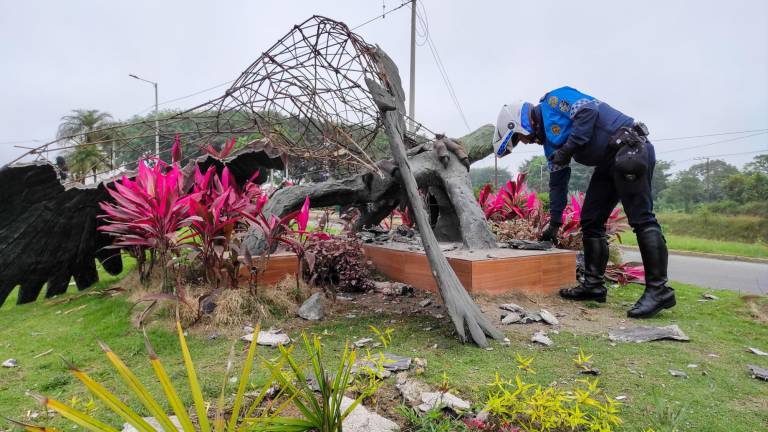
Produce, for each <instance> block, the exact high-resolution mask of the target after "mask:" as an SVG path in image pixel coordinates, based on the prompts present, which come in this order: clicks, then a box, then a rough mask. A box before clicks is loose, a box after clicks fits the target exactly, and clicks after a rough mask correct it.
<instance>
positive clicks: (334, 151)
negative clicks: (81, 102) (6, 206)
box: [12, 15, 434, 172]
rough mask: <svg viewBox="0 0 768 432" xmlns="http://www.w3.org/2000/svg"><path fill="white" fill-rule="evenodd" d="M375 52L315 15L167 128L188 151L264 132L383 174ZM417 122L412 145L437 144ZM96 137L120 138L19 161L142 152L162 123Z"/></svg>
mask: <svg viewBox="0 0 768 432" xmlns="http://www.w3.org/2000/svg"><path fill="white" fill-rule="evenodd" d="M374 49H375V47H374V46H373V45H370V44H368V43H367V42H365V41H364V40H363V39H362V38H361V37H360V36H359V35H357V34H355V33H353V32H352V31H351V30H350V29H349V27H348V26H347V25H346V24H344V23H342V22H339V21H335V20H332V19H329V18H326V17H322V16H317V15H315V16H312V17H311V18H309V19H307V20H306V21H304V22H303V23H301V24H298V25H295V26H294V27H293V29H292V30H291V31H290V32H288V33H287V34H286V35H285V36H283V37H282V38H280V39H279V40H278V41H277V42H276V43H275V44H274V45H272V47H270V48H269V49H268V50H267V51H266V52H264V53H263V54H262V55H261V56H260V57H259V58H258V59H257V60H256V61H255V62H253V63H252V64H251V65H250V66H249V67H248V68H247V69H246V70H245V71H244V72H242V73H241V74H240V76H239V77H238V78H237V80H235V82H234V83H233V84H232V85H231V86H230V87H229V88H228V89H227V90H226V92H225V93H224V95H222V96H220V97H218V98H215V99H213V100H210V101H208V102H205V103H203V104H200V105H198V106H196V107H193V108H190V109H187V110H185V111H182V112H179V113H175V114H171V115H169V116H167V117H163V118H161V119H160V120H159V121H160V125H161V128H162V129H166V130H173V133H180V134H181V135H182V140H183V141H184V143H185V145H189V144H193V145H195V144H196V145H201V146H202V145H204V144H206V143H208V142H210V141H211V140H214V139H216V138H219V139H221V138H222V137H225V138H228V137H231V136H238V135H241V136H242V135H244V134H253V133H258V134H260V135H261V136H263V137H265V138H266V139H269V140H270V141H271V142H272V144H273V145H274V146H276V147H277V148H279V149H281V150H282V151H284V152H285V153H286V154H288V155H293V156H298V157H302V158H309V159H315V160H319V161H325V162H327V163H329V164H333V166H345V167H347V168H348V169H352V170H357V169H360V168H363V169H367V170H371V171H376V172H377V171H378V168H377V167H376V165H375V160H376V159H379V158H381V157H386V156H388V154H389V153H388V148H389V146H388V143H387V141H386V139H385V138H384V136H383V135H384V134H383V133H382V130H381V129H382V122H381V119H380V117H379V110H378V109H377V107H376V105H375V103H374V101H373V99H372V97H371V95H370V93H369V92H368V90H367V87H366V86H365V83H364V81H365V79H366V78H369V79H373V80H376V81H378V82H380V83H382V84H383V77H382V76H380V71H379V70H378V67H377V62H376V61H374V59H373V57H372V55H371V53H372V51H373V50H374ZM416 124H417V125H418V126H419V128H418V130H419V131H420V134H412V135H411V136H410V139H411V140H413V141H415V142H422V141H425V140H427V139H431V138H432V136H433V135H434V133H432V132H431V131H430V130H429V129H427V128H426V127H424V126H423V125H421V124H420V123H418V122H416ZM94 132H108V133H110V135H112V136H113V137H114V136H119V137H120V138H117V139H116V138H110V139H105V140H96V141H90V142H86V143H84V142H83V141H85V140H83V138H84V134H82V135H71V136H63V137H59V138H57V139H56V140H54V141H51V142H48V143H46V144H44V145H41V146H39V147H37V148H34V149H32V150H30V151H29V152H27V153H26V154H24V155H22V156H21V157H20V158H18V159H16V160H15V161H13V162H12V163H15V162H18V161H20V160H23V159H25V158H30V157H35V158H38V159H40V158H45V154H46V152H47V151H49V150H51V149H52V147H54V146H55V148H57V149H72V148H74V147H76V146H78V145H101V144H115V145H116V147H117V148H118V149H119V151H131V150H133V151H140V147H137V143H140V142H141V140H145V139H148V138H150V137H153V136H154V133H155V129H154V119H148V120H142V121H136V122H129V123H123V124H117V125H113V126H108V127H104V128H101V129H99V130H98V131H89V133H90V134H93V133H94ZM425 135H432V136H429V137H428V136H425ZM74 142H79V144H72V143H74ZM165 151H167V150H165ZM165 151H163V152H161V153H164V152H165ZM188 157H189V156H188ZM105 158H106V157H105ZM98 164H101V161H100V162H99V163H98ZM124 165H128V163H126V164H124ZM121 167H122V166H121ZM115 168H120V167H113V168H111V169H115Z"/></svg>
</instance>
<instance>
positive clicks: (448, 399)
mask: <svg viewBox="0 0 768 432" xmlns="http://www.w3.org/2000/svg"><path fill="white" fill-rule="evenodd" d="M421 401H422V404H421V405H419V406H418V409H419V411H421V412H427V411H431V410H433V409H435V408H437V407H445V408H450V409H452V410H454V411H467V410H469V408H470V404H469V402H467V401H465V400H464V399H461V398H459V397H456V396H454V395H452V394H450V393H443V392H425V393H422V394H421Z"/></svg>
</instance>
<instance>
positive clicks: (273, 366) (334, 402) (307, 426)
mask: <svg viewBox="0 0 768 432" xmlns="http://www.w3.org/2000/svg"><path fill="white" fill-rule="evenodd" d="M302 339H303V342H304V350H305V351H306V354H307V356H308V357H309V360H308V362H309V370H310V371H311V372H312V373H313V374H314V376H315V377H316V378H317V383H318V386H319V388H320V391H319V395H317V396H316V395H315V394H314V392H313V391H312V389H311V387H310V385H309V383H308V380H307V378H308V376H307V374H306V373H305V371H304V367H303V366H302V365H300V364H298V363H297V362H296V361H295V359H294V357H293V356H291V355H290V350H291V349H289V348H285V347H282V346H280V352H281V354H282V356H281V357H280V358H281V359H285V360H286V363H287V365H288V367H289V369H290V372H291V373H290V374H285V373H282V371H281V369H282V366H281V365H280V364H279V363H275V362H269V361H265V364H266V365H267V368H268V369H269V370H270V371H271V372H272V376H274V377H275V379H276V380H277V383H278V384H279V385H280V387H281V388H282V389H283V391H285V393H286V395H287V396H288V397H289V398H290V399H292V401H293V405H294V406H295V407H296V408H297V409H298V410H299V412H300V413H301V415H302V417H303V418H289V417H281V416H279V415H275V416H270V417H267V416H263V417H260V418H258V419H254V422H253V425H254V426H256V427H255V429H254V430H259V431H271V432H282V431H292V432H308V431H317V432H341V430H342V423H343V421H344V419H345V418H346V417H347V416H348V415H349V414H350V413H351V412H352V410H354V409H355V407H357V406H358V405H359V404H360V403H361V402H362V401H363V399H364V398H365V397H368V396H370V395H369V394H365V393H364V394H361V395H360V396H358V398H357V399H355V400H354V401H353V402H352V403H351V404H349V406H348V407H347V408H346V409H344V408H342V399H343V397H344V392H345V390H346V389H347V388H348V387H349V386H350V384H351V382H352V366H353V365H354V364H355V357H356V354H357V353H356V351H355V350H353V349H350V348H349V344H346V345H345V346H344V353H343V354H342V356H341V359H340V360H339V366H338V369H337V370H336V371H335V372H336V373H335V375H333V374H332V373H333V371H332V370H329V369H326V367H325V365H324V363H323V356H322V347H321V345H320V338H318V337H317V336H314V337H313V338H312V340H310V338H309V337H308V336H307V335H306V334H303V335H302Z"/></svg>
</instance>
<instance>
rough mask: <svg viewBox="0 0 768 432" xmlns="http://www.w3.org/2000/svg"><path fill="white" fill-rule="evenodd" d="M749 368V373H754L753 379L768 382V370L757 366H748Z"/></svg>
mask: <svg viewBox="0 0 768 432" xmlns="http://www.w3.org/2000/svg"><path fill="white" fill-rule="evenodd" d="M747 368H749V372H751V373H752V378H757V379H761V380H763V381H768V369H766V368H762V367H760V366H755V365H747Z"/></svg>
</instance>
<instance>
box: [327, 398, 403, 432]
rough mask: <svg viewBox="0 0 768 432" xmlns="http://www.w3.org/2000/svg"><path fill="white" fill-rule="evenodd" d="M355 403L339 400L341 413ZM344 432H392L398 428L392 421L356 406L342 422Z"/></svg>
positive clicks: (347, 399) (344, 399) (361, 406)
mask: <svg viewBox="0 0 768 432" xmlns="http://www.w3.org/2000/svg"><path fill="white" fill-rule="evenodd" d="M354 402H355V401H354V400H352V399H350V398H348V397H346V396H344V397H342V399H341V412H344V411H346V410H347V408H349V407H350V406H352V404H353V403H354ZM342 428H343V429H344V431H345V432H392V431H399V430H400V426H398V425H397V423H395V422H393V421H392V420H390V419H388V418H386V417H382V416H380V415H378V414H376V413H375V412H371V411H369V410H368V408H366V407H364V406H363V404H359V405H357V406H356V407H355V408H354V409H353V410H352V412H350V413H349V415H348V416H347V417H346V418H345V419H344V421H343V422H342Z"/></svg>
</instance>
